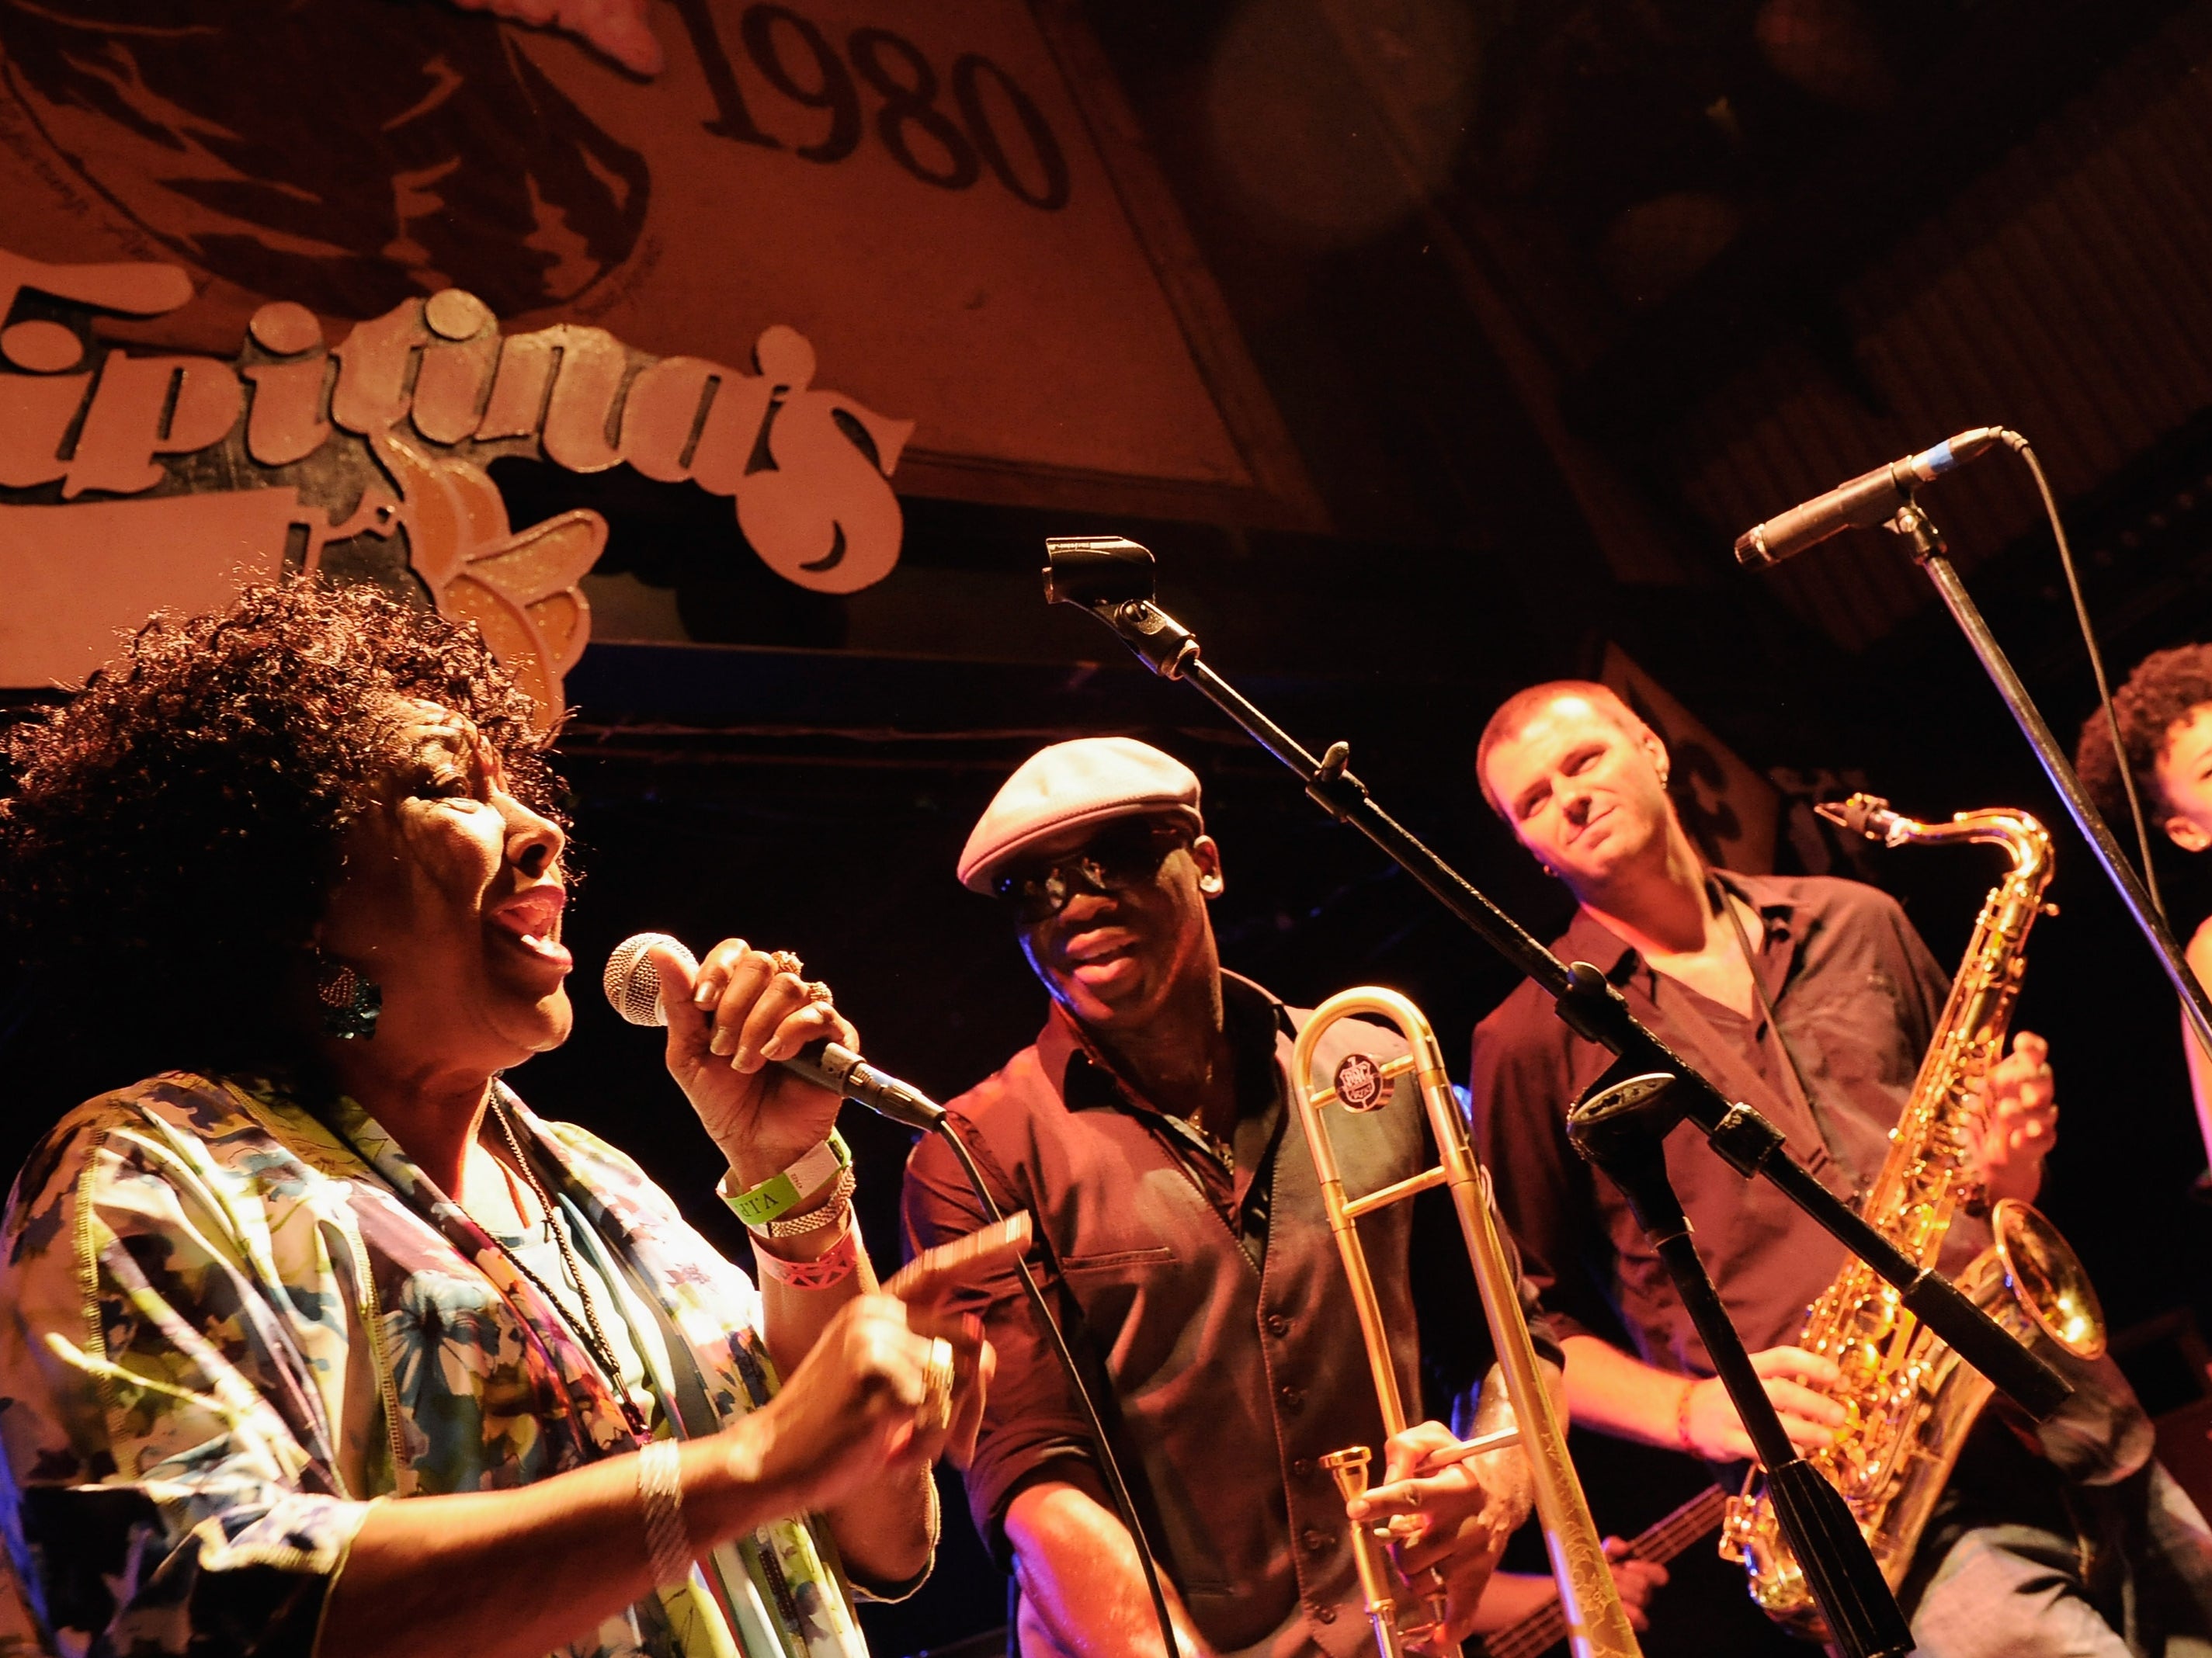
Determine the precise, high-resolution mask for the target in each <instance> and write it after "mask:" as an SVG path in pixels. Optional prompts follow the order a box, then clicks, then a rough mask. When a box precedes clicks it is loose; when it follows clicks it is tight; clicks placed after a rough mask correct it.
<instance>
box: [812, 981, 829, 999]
mask: <svg viewBox="0 0 2212 1658" xmlns="http://www.w3.org/2000/svg"><path fill="white" fill-rule="evenodd" d="M830 995H831V991H830V989H829V986H828V985H825V984H823V982H822V981H821V980H819V979H809V980H808V981H806V999H807V1000H808V1001H810V1002H826V1001H828V1000H829V998H830Z"/></svg>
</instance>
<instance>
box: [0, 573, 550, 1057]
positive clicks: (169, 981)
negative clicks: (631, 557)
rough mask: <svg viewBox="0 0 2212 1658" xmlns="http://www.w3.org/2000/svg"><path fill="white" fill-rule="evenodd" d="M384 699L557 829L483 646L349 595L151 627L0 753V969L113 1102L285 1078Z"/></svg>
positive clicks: (507, 691)
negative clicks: (438, 712)
mask: <svg viewBox="0 0 2212 1658" xmlns="http://www.w3.org/2000/svg"><path fill="white" fill-rule="evenodd" d="M395 695H398V696H408V697H418V698H422V699H424V700H427V701H434V702H437V703H441V704H442V705H444V706H445V707H447V708H453V709H454V710H456V711H457V712H459V713H461V714H466V715H467V716H468V717H469V718H470V719H471V720H474V721H475V722H476V725H477V729H478V730H479V731H480V732H483V736H484V738H486V739H487V740H488V741H489V744H491V746H492V747H493V748H494V749H495V750H497V751H498V753H499V754H500V756H501V760H502V761H503V762H504V764H505V767H506V770H507V782H508V786H510V787H511V788H512V789H513V792H514V793H515V794H516V795H517V797H518V798H520V799H522V800H524V801H526V803H528V804H529V805H532V807H534V808H536V809H537V810H538V811H541V812H544V813H546V814H547V815H548V816H550V817H555V818H556V821H565V819H564V817H563V814H562V812H561V811H560V809H559V805H558V801H557V799H556V796H557V794H558V793H559V783H558V780H557V779H556V777H555V775H554V774H553V771H552V769H551V768H550V766H549V765H548V763H547V762H546V758H545V753H546V750H547V747H548V745H549V744H550V742H551V740H552V735H553V732H552V731H551V730H550V728H549V727H548V726H547V725H546V723H545V722H544V721H543V720H540V718H539V717H538V712H537V710H536V708H535V705H534V704H533V703H532V701H531V700H530V698H529V697H528V696H527V695H526V694H525V693H524V692H523V691H522V690H521V689H520V688H518V687H517V686H516V685H515V683H513V680H512V679H510V678H509V677H507V673H506V671H504V670H503V669H501V666H500V665H499V664H498V663H497V662H496V661H495V660H494V659H493V657H492V654H491V652H490V650H489V647H487V646H486V645H485V643H484V641H483V636H482V635H481V634H479V633H478V632H477V629H476V628H475V627H474V626H473V625H472V624H466V625H457V624H455V623H451V622H447V621H446V620H444V619H442V618H441V617H440V616H437V615H435V613H434V612H432V611H429V610H425V609H420V608H416V607H412V606H410V605H407V604H403V603H401V602H399V601H398V600H395V599H393V598H391V597H389V596H387V595H386V594H385V593H384V592H380V591H379V590H377V589H375V588H372V587H368V586H343V587H341V586H330V585H327V584H325V583H322V582H319V581H314V580H306V579H292V580H285V581H282V582H279V583H276V584H273V585H267V586H252V587H249V588H247V589H246V591H245V592H242V593H241V594H240V596H239V598H237V600H236V601H235V602H234V604H231V605H230V606H229V607H228V609H225V610H220V611H217V612H215V613H213V614H210V615H207V616H193V617H190V618H180V617H177V616H155V618H154V619H153V620H152V621H150V622H149V623H147V624H146V625H145V626H144V627H143V629H140V630H139V631H138V632H137V635H134V636H133V637H132V638H131V640H130V641H128V643H127V644H125V647H124V649H123V652H122V653H121V654H120V655H119V656H118V657H117V658H116V659H114V660H113V661H112V662H110V663H109V664H107V665H106V666H105V667H103V668H101V669H100V670H99V671H96V672H95V673H94V674H93V675H92V677H90V678H89V679H88V680H87V681H86V683H85V685H84V688H83V689H82V690H81V691H79V692H78V693H77V694H76V695H75V696H74V697H72V698H70V700H69V701H66V702H64V703H62V704H61V705H59V706H58V707H57V708H53V709H52V710H51V711H49V712H47V713H46V714H45V715H44V717H43V718H40V719H36V720H32V721H31V722H29V723H27V724H25V725H23V726H19V727H18V728H17V729H16V730H15V732H13V733H12V734H11V735H10V737H9V740H8V745H7V747H8V758H9V762H11V768H12V770H13V773H14V783H13V787H12V789H11V790H10V791H9V793H6V794H4V795H0V924H4V926H5V928H6V932H5V935H4V938H0V951H4V953H5V954H6V955H7V956H9V957H14V965H15V967H16V969H17V971H18V973H19V974H20V975H21V980H22V981H23V982H24V983H26V984H28V985H33V986H37V987H42V988H44V989H45V990H46V992H47V994H46V996H45V1000H46V1002H47V1003H48V1004H49V1005H50V1010H51V1012H52V1015H53V1016H54V1017H58V1018H63V1019H66V1018H68V1017H70V1016H71V1015H72V1013H73V1012H75V1011H76V1010H85V1017H82V1029H81V1030H80V1031H79V1032H78V1033H77V1039H78V1040H79V1041H81V1042H85V1043H94V1044H98V1045H99V1047H100V1050H101V1051H102V1052H103V1054H106V1055H112V1062H113V1066H114V1070H113V1072H112V1074H113V1075H114V1079H115V1080H116V1081H118V1082H121V1081H130V1080H132V1079H134V1078H136V1077H137V1076H140V1075H143V1074H145V1073H146V1072H149V1071H153V1070H159V1069H164V1068H170V1067H177V1068H205V1069H222V1068H227V1067H236V1066H256V1065H266V1066H285V1065H287V1064H289V1063H291V1062H294V1061H295V1060H296V1059H297V1058H298V1057H300V1056H298V1055H295V1054H291V1053H290V1052H289V1049H290V1048H292V1046H293V1045H294V1042H295V1038H294V1037H293V1036H292V1034H291V1032H290V1030H289V1024H288V1019H287V1012H286V1010H287V1007H288V1002H287V999H286V998H287V995H288V993H289V989H290V987H294V986H296V984H297V983H298V982H299V978H298V975H299V971H300V969H301V966H302V964H303V961H304V952H305V951H306V950H307V948H308V944H309V940H310V938H311V936H312V931H313V927H314V926H315V923H316V921H317V920H319V917H320V915H321V913H322V908H323V904H324V901H325V896H326V894H327V892H328V890H329V888H330V886H331V883H332V881H333V880H334V879H335V878H336V876H337V869H338V862H339V842H340V838H341V836H342V835H343V834H344V832H345V830H346V828H347V826H348V825H349V823H352V822H353V821H354V820H355V819H356V817H358V816H359V815H360V814H361V813H362V811H364V810H366V809H367V808H368V806H369V805H371V803H372V802H373V801H374V799H375V798H376V789H377V786H378V783H379V780H380V777H381V776H382V775H383V774H384V769H385V766H386V763H387V762H386V751H387V744H388V740H389V736H390V733H391V732H392V726H393V713H392V706H391V701H390V699H391V698H392V697H393V696H395ZM41 1017H44V1016H43V1014H42V1016H41ZM102 1068H103V1070H106V1069H108V1067H105V1066H104V1067H102ZM125 1073H127V1074H125Z"/></svg>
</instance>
